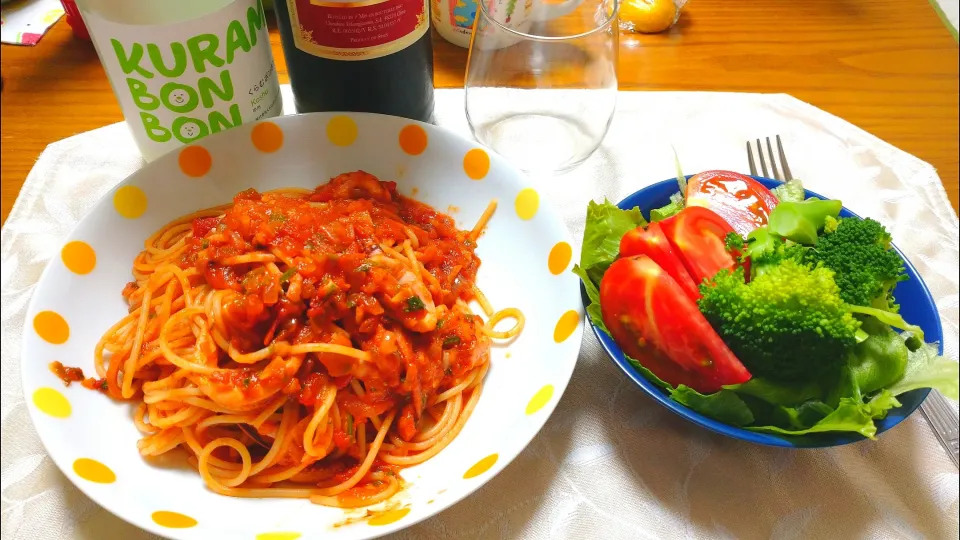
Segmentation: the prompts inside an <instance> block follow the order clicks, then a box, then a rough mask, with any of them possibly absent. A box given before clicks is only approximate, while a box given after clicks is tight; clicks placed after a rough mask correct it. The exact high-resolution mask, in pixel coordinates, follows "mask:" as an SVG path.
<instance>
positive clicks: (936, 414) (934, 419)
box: [747, 135, 960, 468]
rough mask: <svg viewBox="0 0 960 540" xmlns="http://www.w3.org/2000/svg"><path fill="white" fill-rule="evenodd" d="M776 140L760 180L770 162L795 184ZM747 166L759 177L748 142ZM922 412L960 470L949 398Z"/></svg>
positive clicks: (959, 436)
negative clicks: (774, 148)
mask: <svg viewBox="0 0 960 540" xmlns="http://www.w3.org/2000/svg"><path fill="white" fill-rule="evenodd" d="M775 138H776V140H777V153H776V154H774V153H773V144H772V143H771V142H770V137H767V138H766V143H767V145H766V146H767V154H766V156H765V155H764V153H763V146H762V145H761V144H760V139H757V140H756V152H757V158H758V159H759V161H760V169H761V172H763V174H762V175H759V176H763V177H765V178H770V174H769V173H768V171H767V161H768V160H769V161H770V170H772V171H773V179H774V180H780V181H781V182H784V181H787V180H793V174H792V173H791V172H790V165H788V164H787V156H786V154H785V153H784V152H783V143H782V142H781V141H780V136H779V135H776V136H775ZM777 158H779V159H780V168H779V169H778V168H777ZM747 162H748V164H749V166H750V174H752V175H753V176H758V174H757V165H756V162H755V161H754V158H753V149H752V148H751V145H750V141H747ZM781 170H782V171H783V175H782V176H781V174H780V171H781ZM920 412H922V413H923V416H924V418H926V419H927V422H928V423H929V424H930V427H931V428H932V429H933V433H934V434H935V435H936V436H937V438H938V439H940V444H942V445H943V448H944V449H945V450H946V451H947V455H949V456H950V459H952V460H953V464H954V466H956V467H957V468H960V425H958V423H960V420H958V418H957V413H956V412H954V410H953V407H951V406H950V402H949V401H947V398H945V397H943V395H942V394H940V392H938V391H936V390H933V391H931V392H930V393H929V394H928V395H927V399H925V400H923V403H922V404H920Z"/></svg>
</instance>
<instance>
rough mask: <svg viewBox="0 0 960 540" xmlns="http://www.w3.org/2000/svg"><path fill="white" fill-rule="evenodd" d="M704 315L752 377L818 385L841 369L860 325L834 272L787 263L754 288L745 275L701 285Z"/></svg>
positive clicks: (759, 279) (768, 270) (770, 269)
mask: <svg viewBox="0 0 960 540" xmlns="http://www.w3.org/2000/svg"><path fill="white" fill-rule="evenodd" d="M700 291H701V293H702V294H703V297H702V298H701V299H700V301H699V306H700V311H701V312H703V314H704V316H705V317H706V318H707V320H708V321H710V324H711V325H712V326H713V327H714V329H715V330H716V331H717V333H719V334H720V336H721V337H722V338H723V340H724V342H726V344H727V346H729V347H730V349H731V350H732V351H733V353H734V354H736V355H737V357H738V358H739V359H740V361H741V362H743V365H744V366H746V367H747V369H749V370H750V372H751V373H753V375H754V376H758V377H766V378H769V379H771V380H776V381H789V382H799V381H808V380H813V379H816V378H818V377H820V376H822V375H823V374H824V373H827V372H831V371H833V370H837V369H839V368H840V366H842V365H843V364H844V362H845V361H846V357H847V353H848V352H849V351H850V349H851V348H852V347H853V346H854V345H855V344H856V334H857V331H858V330H859V329H860V321H859V320H857V319H856V318H855V317H854V316H853V315H852V314H851V313H850V312H849V311H848V310H847V308H846V305H845V304H844V302H843V300H842V299H841V298H840V290H839V288H838V287H837V284H836V282H834V273H833V271H831V270H829V269H827V268H824V267H811V266H810V265H806V264H802V263H798V262H797V261H796V260H794V259H791V258H787V259H783V260H781V261H780V262H779V264H776V265H770V266H768V267H767V268H766V270H765V271H764V272H763V273H761V274H759V275H757V276H756V277H755V278H754V279H753V280H752V281H751V282H750V283H744V280H743V273H742V271H741V270H737V271H736V272H733V273H731V272H727V271H724V272H721V273H720V274H718V275H716V276H715V277H714V278H713V280H712V281H710V282H707V283H704V284H703V285H702V286H701V287H700Z"/></svg>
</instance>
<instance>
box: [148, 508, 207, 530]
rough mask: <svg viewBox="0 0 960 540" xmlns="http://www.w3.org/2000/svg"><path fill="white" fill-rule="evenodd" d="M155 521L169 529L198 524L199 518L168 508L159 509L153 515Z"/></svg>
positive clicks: (186, 527)
mask: <svg viewBox="0 0 960 540" xmlns="http://www.w3.org/2000/svg"><path fill="white" fill-rule="evenodd" d="M150 518H151V519H153V522H154V523H156V524H157V525H159V526H161V527H166V528H168V529H189V528H190V527H196V526H197V520H195V519H193V518H192V517H190V516H187V515H184V514H181V513H180V512H170V511H168V510H159V511H157V512H154V513H153V514H152V515H151V516H150Z"/></svg>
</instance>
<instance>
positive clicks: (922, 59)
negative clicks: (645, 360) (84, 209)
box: [0, 0, 960, 221]
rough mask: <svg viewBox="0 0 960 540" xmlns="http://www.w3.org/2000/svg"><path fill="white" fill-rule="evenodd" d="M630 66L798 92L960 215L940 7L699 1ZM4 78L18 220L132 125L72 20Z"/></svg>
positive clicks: (623, 59)
mask: <svg viewBox="0 0 960 540" xmlns="http://www.w3.org/2000/svg"><path fill="white" fill-rule="evenodd" d="M271 41H272V43H273V48H274V55H275V56H276V59H277V68H278V70H279V73H280V77H281V82H287V81H288V79H287V74H286V65H285V63H284V61H283V53H282V51H281V49H280V39H279V36H278V35H277V33H276V30H275V29H273V30H272V31H271ZM435 42H436V48H435V51H436V53H435V55H436V86H437V87H438V88H445V87H457V86H462V85H463V73H464V65H465V63H466V51H465V50H463V49H460V48H457V47H454V46H452V45H450V44H448V43H446V42H444V41H442V40H441V39H440V38H439V37H437V36H435ZM620 54H621V56H620V81H621V88H623V89H629V90H717V91H728V92H785V93H789V94H792V95H794V96H796V97H798V98H800V99H802V100H804V101H807V102H809V103H812V104H814V105H816V106H817V107H820V108H822V109H824V110H827V111H829V112H831V113H833V114H835V115H837V116H840V117H842V118H845V119H846V120H848V121H850V122H852V123H854V124H856V125H858V126H860V127H862V128H863V129H865V130H867V131H869V132H871V133H873V134H874V135H877V136H878V137H880V138H881V139H884V140H885V141H887V142H889V143H891V144H893V145H895V146H897V147H899V148H901V149H903V150H905V151H907V152H910V153H911V154H913V155H915V156H917V157H919V158H920V159H923V160H925V161H927V162H929V163H931V164H933V165H934V166H935V167H936V168H937V170H938V172H939V174H940V178H941V179H942V180H943V184H944V187H945V188H946V190H947V193H948V195H949V197H950V201H951V202H952V204H953V207H954V209H956V208H957V205H958V172H960V171H958V169H960V166H958V165H960V164H958V154H960V149H958V138H960V135H958V125H960V121H958V118H960V116H958V101H960V83H958V81H960V78H958V64H960V56H958V47H957V43H956V42H955V41H954V40H953V38H952V37H951V36H950V34H949V32H948V31H947V29H946V28H945V27H944V26H943V23H941V21H940V20H939V19H938V18H937V16H936V14H935V13H934V11H933V9H932V8H931V7H930V5H929V4H928V2H927V0H806V1H793V2H784V1H783V0H743V1H739V2H731V1H730V0H691V2H690V4H689V5H688V7H687V9H686V10H685V11H684V15H683V17H682V18H681V19H680V22H679V23H678V25H677V26H675V27H674V28H673V29H671V30H670V31H669V32H667V33H664V34H658V35H649V36H634V35H627V34H624V35H623V37H622V38H621V48H620ZM0 69H2V75H3V79H4V88H3V92H2V98H0V99H2V102H0V103H2V116H0V136H2V144H0V170H2V178H0V180H2V219H3V221H6V219H7V214H8V213H9V212H10V208H11V207H12V206H13V202H14V200H15V199H16V197H17V194H18V193H19V191H20V187H21V186H22V185H23V181H24V179H25V178H26V176H27V173H28V172H29V171H30V168H31V167H32V166H33V163H34V161H35V160H36V159H37V156H38V155H39V154H40V152H41V151H42V150H43V149H44V147H46V145H48V144H50V143H52V142H54V141H57V140H60V139H62V138H64V137H69V136H71V135H74V134H77V133H80V132H83V131H87V130H90V129H94V128H97V127H100V126H104V125H106V124H110V123H113V122H117V121H119V120H122V115H121V113H120V108H119V106H118V105H117V102H116V99H115V98H114V96H113V93H112V91H111V89H110V85H109V83H108V82H107V78H106V76H105V75H104V73H103V68H102V67H101V66H100V61H99V60H98V58H97V55H96V53H95V52H94V50H93V46H92V45H91V44H90V43H89V42H83V41H79V40H76V39H74V38H73V36H72V34H71V30H70V28H69V26H68V25H67V24H66V22H65V21H63V20H61V21H60V22H59V23H57V24H56V25H55V26H54V27H53V28H52V29H51V30H50V32H49V33H48V34H47V35H46V36H45V37H44V38H43V40H41V41H40V44H39V45H37V46H36V47H18V46H11V45H3V47H2V55H0Z"/></svg>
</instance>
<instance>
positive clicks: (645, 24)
mask: <svg viewBox="0 0 960 540" xmlns="http://www.w3.org/2000/svg"><path fill="white" fill-rule="evenodd" d="M676 19H677V6H676V5H675V4H674V3H673V0H624V1H623V3H622V4H621V5H620V22H621V24H622V23H627V25H626V26H627V27H628V28H629V27H630V26H631V25H632V26H633V31H635V32H642V33H644V34H656V33H657V32H663V31H664V30H666V29H667V28H670V27H671V26H673V23H674V21H676Z"/></svg>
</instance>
